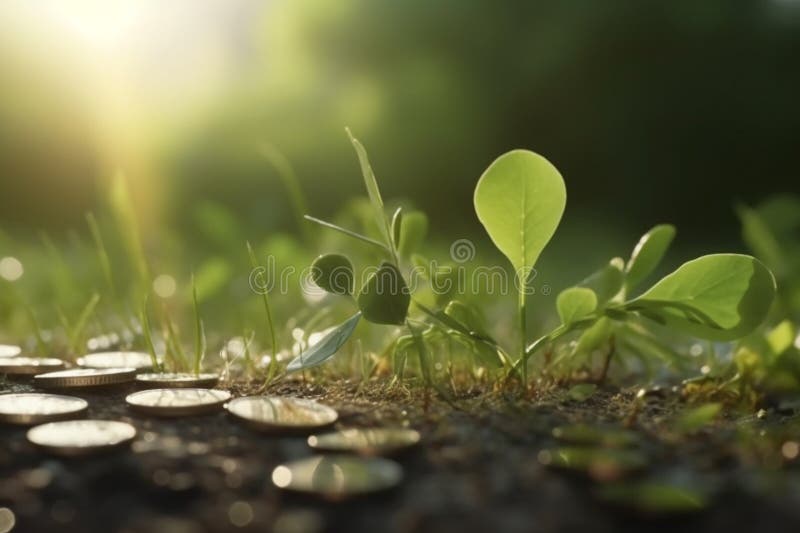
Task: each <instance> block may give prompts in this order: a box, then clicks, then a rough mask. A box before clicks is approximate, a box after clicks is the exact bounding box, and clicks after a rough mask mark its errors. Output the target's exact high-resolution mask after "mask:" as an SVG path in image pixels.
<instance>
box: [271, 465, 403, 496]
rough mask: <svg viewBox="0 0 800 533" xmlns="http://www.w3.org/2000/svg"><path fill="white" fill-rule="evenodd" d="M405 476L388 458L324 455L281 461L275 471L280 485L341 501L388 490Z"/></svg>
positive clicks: (275, 476) (274, 481) (276, 484)
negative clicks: (284, 462) (286, 461)
mask: <svg viewBox="0 0 800 533" xmlns="http://www.w3.org/2000/svg"><path fill="white" fill-rule="evenodd" d="M402 479H403V469H402V467H401V466H400V465H399V464H397V463H395V462H394V461H391V460H389V459H382V458H378V457H372V458H360V457H354V456H351V455H324V456H317V457H309V458H307V459H301V460H299V461H292V462H289V463H286V464H282V465H280V466H278V467H277V468H275V470H273V471H272V483H273V484H274V485H275V486H277V487H278V488H281V489H284V490H288V491H293V492H302V493H304V494H309V495H314V496H319V497H322V498H325V499H328V500H342V499H347V498H351V497H355V496H363V495H367V494H371V493H375V492H381V491H385V490H389V489H391V488H393V487H395V486H397V485H398V484H399V483H400V481H402Z"/></svg>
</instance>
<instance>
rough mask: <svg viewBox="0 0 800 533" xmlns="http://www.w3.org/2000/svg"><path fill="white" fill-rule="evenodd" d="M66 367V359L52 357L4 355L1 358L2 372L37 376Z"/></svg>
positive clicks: (0, 370)
mask: <svg viewBox="0 0 800 533" xmlns="http://www.w3.org/2000/svg"><path fill="white" fill-rule="evenodd" d="M59 368H64V361H62V360H61V359H52V358H50V357H4V358H2V359H0V374H11V375H17V376H35V375H36V374H41V373H43V372H50V371H53V370H58V369H59Z"/></svg>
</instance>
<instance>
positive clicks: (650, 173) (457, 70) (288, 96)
mask: <svg viewBox="0 0 800 533" xmlns="http://www.w3.org/2000/svg"><path fill="white" fill-rule="evenodd" d="M798 50H800V2H798V1H796V0H764V1H758V2H731V1H729V0H704V1H702V2H696V1H690V2H658V3H652V2H642V1H640V0H633V1H628V0H622V1H620V0H618V1H615V2H612V3H609V2H597V1H594V0H592V1H583V2H581V1H576V2H563V1H553V2H538V1H521V2H477V1H465V0H438V1H436V2H431V1H428V0H404V1H402V2H400V1H394V0H347V1H345V0H330V1H323V0H292V1H279V0H264V1H256V0H191V1H169V2H164V1H154V0H137V1H134V0H131V1H126V2H123V1H115V0H63V1H47V0H3V2H2V3H0V228H2V230H3V231H4V232H5V234H6V235H12V236H14V239H15V240H16V242H19V241H20V240H22V241H25V239H32V240H35V239H36V237H35V236H36V235H41V233H39V232H40V231H45V232H46V234H47V235H50V236H52V238H53V239H54V240H56V241H58V242H61V241H63V240H64V239H67V238H68V237H67V236H68V235H69V232H70V230H71V229H74V228H82V229H81V231H84V232H85V219H84V216H85V213H86V212H87V211H96V212H100V213H102V212H103V207H102V205H101V204H102V203H103V201H104V199H105V198H106V197H107V192H108V189H109V187H110V185H109V184H110V183H111V178H112V176H114V175H115V173H116V172H117V171H118V170H121V171H123V172H124V173H125V175H126V176H127V180H128V184H129V188H130V190H131V194H132V198H133V205H134V206H135V210H136V214H137V218H138V224H139V226H140V229H141V235H142V239H143V241H144V242H145V247H146V248H147V249H148V251H149V253H151V254H152V255H153V256H154V257H155V258H156V259H155V261H156V262H157V261H158V257H167V256H169V255H170V253H171V252H172V250H173V249H174V248H178V247H180V248H181V250H183V251H184V253H185V254H187V256H188V258H189V259H188V263H191V264H193V265H194V267H196V265H197V264H198V263H199V262H201V258H204V257H205V258H207V257H220V258H223V259H224V258H226V257H229V256H230V254H231V253H233V252H231V251H230V250H232V249H233V247H235V249H236V250H239V251H241V250H242V243H243V242H244V240H245V239H249V240H251V241H253V242H259V243H261V242H264V240H265V239H267V238H268V237H269V236H274V235H284V234H288V235H292V234H300V233H301V232H303V231H307V230H308V228H306V229H305V230H303V229H300V228H299V227H298V222H297V217H296V214H295V213H293V211H292V205H293V204H292V201H290V195H289V194H288V193H287V189H286V187H285V183H284V182H283V181H282V180H281V177H280V173H279V172H276V163H275V162H276V161H278V164H279V165H280V164H289V165H291V168H292V169H293V172H294V173H295V174H296V176H297V179H298V180H299V183H300V186H301V189H302V192H303V193H304V195H305V197H306V201H307V203H308V210H309V211H310V212H311V213H313V214H315V215H318V216H321V217H326V218H333V217H334V216H335V213H336V212H337V211H338V210H339V209H340V208H341V207H342V206H343V205H344V204H345V203H346V202H347V201H348V199H350V198H351V197H353V196H354V195H358V194H362V182H361V179H360V176H359V170H358V166H357V161H356V158H355V155H354V153H353V150H352V148H351V146H350V144H349V141H348V139H347V136H346V134H345V132H344V128H345V126H349V127H350V128H351V129H352V131H353V133H354V134H355V135H356V136H357V137H359V138H360V139H361V140H362V141H363V142H364V144H365V145H366V147H367V149H368V150H369V153H370V157H371V159H372V162H373V166H374V168H375V170H376V173H377V175H378V179H379V181H380V183H381V186H382V188H383V192H384V196H385V197H387V198H395V199H400V200H402V201H404V202H406V203H407V205H413V206H416V207H419V208H421V209H423V210H425V211H426V212H427V213H428V214H429V216H430V219H431V232H430V233H431V238H432V239H433V240H434V241H435V242H441V243H448V242H451V241H452V240H454V239H457V238H462V237H465V236H470V237H471V238H476V236H477V238H478V240H479V241H480V239H481V238H482V237H481V236H482V235H483V232H482V231H481V229H480V226H479V224H478V222H477V219H476V217H475V215H474V211H473V208H472V193H473V189H474V185H475V183H476V181H477V179H478V177H479V176H480V174H481V172H482V171H483V170H484V169H485V168H486V166H487V165H488V164H489V163H490V162H491V161H492V160H493V159H494V158H495V157H496V156H498V155H499V154H500V153H502V152H504V151H506V150H509V149H511V148H517V147H524V148H529V149H532V150H535V151H537V152H539V153H542V154H543V155H545V156H546V157H547V158H549V159H550V160H551V161H553V162H554V164H555V165H556V166H557V167H558V168H559V169H560V170H561V171H562V174H563V175H564V177H565V180H566V182H567V187H568V192H569V200H568V207H567V211H566V215H565V218H564V221H563V226H562V229H561V230H560V231H559V233H558V234H557V237H556V239H555V240H554V241H553V246H552V247H551V249H549V250H548V252H547V253H546V255H545V257H544V261H546V262H547V264H550V265H554V264H559V265H560V266H559V267H558V268H552V267H551V269H550V275H551V276H553V277H558V276H563V277H564V278H569V277H572V279H571V280H567V281H570V282H575V281H576V280H577V279H576V277H577V278H578V279H579V277H580V275H585V274H586V273H588V272H590V271H592V270H593V269H594V268H596V267H598V266H600V265H601V264H602V263H603V262H604V261H606V260H607V259H608V258H609V257H611V256H613V255H627V254H628V253H629V251H630V248H631V247H632V245H633V244H634V243H635V241H636V239H637V238H638V236H639V235H641V233H642V232H643V231H644V230H646V229H647V228H649V227H650V226H652V225H654V224H656V223H660V222H673V223H675V224H676V225H677V227H678V232H679V237H678V241H677V243H678V247H677V248H676V250H677V251H676V252H675V254H676V255H679V256H681V258H684V259H685V258H686V256H688V255H689V254H690V253H694V252H695V251H703V252H710V251H721V250H732V251H734V250H743V249H745V246H744V244H743V242H742V240H741V238H740V231H741V230H740V225H739V222H738V220H737V218H736V214H735V210H734V206H735V204H736V203H737V202H743V203H745V204H751V205H752V204H755V203H757V202H759V201H761V200H762V199H764V198H766V197H768V196H770V195H772V194H775V193H780V192H792V191H794V192H797V190H798V187H797V183H798V181H797V150H798V136H797V133H798V131H800V105H798V95H800V68H798V58H797V53H798ZM220 228H223V229H222V230H220ZM230 235H236V236H237V242H236V243H235V244H232V243H230V242H226V239H227V240H228V241H229V240H230V239H229V236H230ZM239 237H240V238H239ZM6 242H8V241H6ZM481 242H482V245H483V244H486V241H485V240H484V241H481ZM273 244H274V243H273ZM112 245H113V243H112ZM9 246H10V245H9ZM482 250H485V251H486V253H488V254H491V252H490V250H491V248H490V247H489V246H488V244H487V245H486V246H485V247H484V248H482ZM10 254H11V252H8V251H4V250H0V256H6V255H10ZM175 268H178V267H175ZM189 268H191V266H185V267H184V270H185V271H188V269H189ZM579 273H580V274H579ZM183 274H186V272H183Z"/></svg>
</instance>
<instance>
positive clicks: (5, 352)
mask: <svg viewBox="0 0 800 533" xmlns="http://www.w3.org/2000/svg"><path fill="white" fill-rule="evenodd" d="M21 353H22V348H20V347H19V346H12V345H10V344H0V357H16V356H18V355H19V354H21Z"/></svg>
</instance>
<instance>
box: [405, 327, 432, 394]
mask: <svg viewBox="0 0 800 533" xmlns="http://www.w3.org/2000/svg"><path fill="white" fill-rule="evenodd" d="M406 326H408V329H409V331H411V337H412V338H413V339H414V344H416V346H417V354H418V356H419V366H420V370H421V371H422V377H423V379H424V380H425V386H426V387H430V386H431V384H432V380H431V369H430V367H429V366H428V364H429V357H428V356H429V354H428V347H427V346H426V345H425V340H424V339H423V338H422V335H421V334H420V332H419V330H418V329H417V328H416V327H414V326H413V325H411V321H410V320H406Z"/></svg>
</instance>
